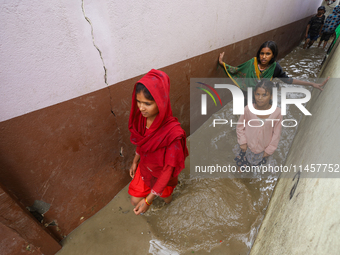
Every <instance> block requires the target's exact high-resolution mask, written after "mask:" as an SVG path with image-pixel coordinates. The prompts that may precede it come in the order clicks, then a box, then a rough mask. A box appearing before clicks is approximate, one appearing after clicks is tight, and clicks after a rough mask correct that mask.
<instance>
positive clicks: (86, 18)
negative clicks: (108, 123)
mask: <svg viewBox="0 0 340 255" xmlns="http://www.w3.org/2000/svg"><path fill="white" fill-rule="evenodd" d="M81 9H82V12H83V15H84V18H85V20H86V21H87V22H88V23H89V24H90V26H91V36H92V42H93V46H94V47H95V48H96V49H97V51H98V52H99V56H100V59H101V60H102V63H103V68H104V82H105V84H106V86H107V88H108V89H109V93H110V106H111V112H112V114H113V115H114V116H116V114H115V113H114V112H113V110H112V109H113V107H112V95H111V89H110V87H109V84H108V83H107V69H106V66H105V63H104V59H103V56H102V51H101V50H100V49H99V48H98V46H97V45H96V42H95V39H94V34H93V26H92V22H91V20H90V19H89V18H88V17H87V16H86V14H85V7H84V0H82V1H81Z"/></svg>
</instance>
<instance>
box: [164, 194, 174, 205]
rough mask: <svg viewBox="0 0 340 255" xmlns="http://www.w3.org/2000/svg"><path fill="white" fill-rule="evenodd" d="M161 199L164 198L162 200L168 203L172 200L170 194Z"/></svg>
mask: <svg viewBox="0 0 340 255" xmlns="http://www.w3.org/2000/svg"><path fill="white" fill-rule="evenodd" d="M162 199H163V200H164V202H165V203H166V204H169V203H170V202H171V201H172V195H170V196H168V197H162Z"/></svg>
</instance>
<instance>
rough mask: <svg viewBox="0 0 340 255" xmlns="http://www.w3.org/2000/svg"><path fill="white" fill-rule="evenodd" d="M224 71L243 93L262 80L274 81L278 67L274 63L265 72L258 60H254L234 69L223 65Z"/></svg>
mask: <svg viewBox="0 0 340 255" xmlns="http://www.w3.org/2000/svg"><path fill="white" fill-rule="evenodd" d="M223 66H224V70H225V72H226V73H227V75H228V76H229V77H230V79H232V81H233V82H234V83H235V85H237V86H238V87H239V88H240V89H242V90H243V91H247V88H248V87H253V88H254V87H255V86H256V84H257V83H258V82H259V81H260V80H261V79H264V78H265V79H269V80H272V79H273V74H274V70H275V67H276V62H274V63H272V64H271V65H270V66H268V68H267V69H266V70H264V71H262V72H261V71H260V69H259V67H258V64H257V58H256V57H255V58H252V59H250V60H248V61H247V62H245V63H243V64H241V65H239V66H237V67H233V66H230V65H227V64H226V63H223Z"/></svg>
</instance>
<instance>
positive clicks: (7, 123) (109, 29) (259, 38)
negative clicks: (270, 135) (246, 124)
mask: <svg viewBox="0 0 340 255" xmlns="http://www.w3.org/2000/svg"><path fill="white" fill-rule="evenodd" d="M222 2H223V3H222ZM224 2H225V1H222V0H219V1H215V2H214V3H215V4H216V5H211V6H207V5H206V4H205V2H203V1H202V2H200V3H201V4H198V5H197V6H196V7H195V8H196V9H190V8H193V7H192V6H191V5H190V4H189V2H185V1H184V2H183V1H173V2H165V1H164V2H162V1H161V2H157V3H154V4H153V5H150V3H149V1H140V2H138V3H137V4H136V3H134V4H132V3H129V2H124V3H123V2H118V1H104V0H98V1H90V0H84V1H83V2H82V1H73V2H72V1H71V2H69V1H66V0H62V1H54V2H53V3H51V2H48V3H47V2H40V1H37V0H33V1H30V3H29V4H27V5H26V4H23V3H22V2H19V1H11V2H9V1H7V2H4V3H3V4H2V9H1V15H0V19H1V21H3V22H2V23H3V29H2V30H1V32H0V33H1V34H0V38H1V39H0V40H1V45H2V47H1V48H0V56H1V59H5V60H6V61H2V62H1V63H0V64H1V70H2V72H1V73H0V78H1V81H2V84H1V93H0V109H1V115H0V117H1V118H0V130H1V132H0V180H1V183H2V184H3V185H4V186H6V188H7V189H9V190H10V192H12V193H13V194H14V195H15V196H16V197H17V198H18V200H19V201H20V203H22V204H23V205H25V206H31V205H32V204H33V203H34V201H36V200H41V201H44V202H46V203H48V204H50V209H49V210H48V211H47V212H46V213H45V214H44V219H43V223H42V226H45V227H46V228H47V229H48V231H50V232H51V233H52V234H53V235H54V236H55V237H56V238H58V239H59V240H60V239H62V238H63V237H64V236H65V235H67V234H68V233H70V232H71V231H72V230H73V229H74V228H76V227H77V226H79V225H80V224H81V223H82V222H84V221H85V220H86V219H88V218H89V217H91V216H92V215H93V214H95V213H96V212H97V211H98V210H100V209H101V208H102V207H104V206H105V205H106V204H107V203H108V202H109V201H110V200H111V199H112V198H113V197H114V196H115V195H116V194H117V193H118V192H119V191H120V190H121V189H122V188H123V187H124V186H125V185H126V184H127V183H128V182H129V181H130V177H129V174H128V169H129V167H130V164H131V161H132V158H133V155H134V146H132V145H131V143H130V140H129V137H130V134H129V132H128V128H127V123H128V118H129V112H130V105H131V94H132V89H133V85H134V84H135V83H136V82H137V81H138V80H139V79H140V78H141V76H142V74H143V73H145V72H147V71H149V70H150V69H151V68H158V69H162V70H163V71H165V72H166V73H167V74H168V75H169V77H170V81H171V94H170V100H171V103H172V109H173V113H174V115H175V116H176V117H178V119H179V121H180V122H181V124H182V126H183V128H184V130H185V131H186V132H187V134H189V112H188V110H187V109H189V100H188V98H189V87H188V85H189V82H190V78H191V77H222V76H223V75H224V74H223V70H222V69H218V68H217V63H216V61H217V56H218V54H219V52H220V51H225V52H226V58H228V59H229V60H230V64H237V63H240V62H242V61H245V60H247V58H249V57H252V56H253V55H254V54H255V52H256V50H257V49H256V48H257V47H258V45H260V44H261V43H262V42H263V41H265V40H268V38H273V39H274V40H276V41H277V42H278V44H279V47H280V51H281V52H282V53H284V52H285V51H288V50H289V49H290V48H292V47H293V46H295V45H296V44H297V43H298V41H299V40H300V35H301V31H302V30H304V29H305V25H306V22H307V20H306V19H300V20H298V15H297V14H298V12H297V11H296V10H294V12H293V14H292V13H291V12H289V11H290V10H291V8H293V7H297V5H299V6H304V5H306V3H307V2H308V4H309V5H310V6H312V5H313V4H315V5H318V3H316V2H317V1H316V2H315V3H313V4H310V3H309V1H307V0H303V1H300V2H299V3H296V4H295V5H294V6H293V7H291V6H289V8H288V11H287V13H288V14H289V15H288V18H286V19H287V20H291V21H292V23H290V24H288V25H285V26H281V27H275V29H272V30H269V31H267V32H265V33H259V34H257V35H254V36H250V35H251V34H250V33H254V30H252V31H249V30H244V29H243V30H242V29H241V30H242V36H241V35H240V34H239V33H236V32H235V31H234V30H230V31H229V30H226V29H227V28H226V26H225V24H226V22H227V21H228V19H230V18H232V16H230V15H231V14H230V13H229V12H225V11H223V8H222V7H223V6H221V5H223V4H224ZM281 2H282V1H280V4H281ZM118 3H119V4H118ZM237 4H238V6H236V7H237V8H239V9H240V8H241V7H242V1H241V2H238V3H237ZM272 7H273V6H272V5H271V4H270V5H269V6H268V7H267V8H269V9H270V8H272ZM312 7H313V6H312ZM312 7H308V8H307V9H306V8H304V9H303V11H301V14H300V16H301V18H303V17H305V15H307V14H308V15H309V12H311V10H310V9H311V8H312ZM237 8H236V9H237ZM246 8H249V7H248V6H246ZM312 9H313V8H312ZM84 10H85V11H86V14H84ZM209 10H211V12H209ZM186 12H187V13H186ZM206 12H207V13H206ZM313 12H314V11H313ZM211 13H212V14H213V16H214V18H212V17H211V16H209V15H212V14H211ZM185 14H187V15H185ZM205 14H207V15H208V16H206V15H205ZM216 14H218V15H216ZM221 15H222V16H223V15H224V16H223V17H221ZM233 15H235V16H233V17H234V18H235V17H236V15H237V13H236V12H235V14H233ZM291 15H293V16H291ZM203 16H204V19H203V18H202V17H203ZM209 17H210V19H209ZM216 17H218V18H216ZM207 20H210V22H211V23H209V22H208V23H207ZM296 20H297V21H296ZM88 21H90V23H91V24H89V22H88ZM293 21H295V22H293ZM235 24H238V23H237V22H236V23H235ZM185 25H186V26H185ZM243 25H244V24H243ZM247 26H248V25H247ZM211 27H213V28H214V29H215V30H214V29H211ZM238 28H239V29H240V27H238ZM216 29H217V30H216ZM228 29H229V28H228ZM233 29H234V28H233ZM257 29H258V28H257ZM263 29H270V28H269V27H265V28H263ZM222 31H224V32H223V33H222ZM233 31H234V32H233ZM261 31H262V30H261ZM91 32H92V33H91ZM208 32H209V33H208ZM210 32H213V34H211V33H210ZM202 35H204V36H202ZM235 36H236V37H235ZM237 36H238V37H237ZM211 40H213V41H211ZM237 40H238V41H237ZM94 41H95V43H94ZM287 42H289V43H288V44H287ZM254 45H255V46H254ZM98 49H99V50H98ZM104 62H105V64H104ZM105 71H107V75H106V79H105ZM112 113H114V115H113V114H112ZM52 222H55V223H57V224H50V223H52Z"/></svg>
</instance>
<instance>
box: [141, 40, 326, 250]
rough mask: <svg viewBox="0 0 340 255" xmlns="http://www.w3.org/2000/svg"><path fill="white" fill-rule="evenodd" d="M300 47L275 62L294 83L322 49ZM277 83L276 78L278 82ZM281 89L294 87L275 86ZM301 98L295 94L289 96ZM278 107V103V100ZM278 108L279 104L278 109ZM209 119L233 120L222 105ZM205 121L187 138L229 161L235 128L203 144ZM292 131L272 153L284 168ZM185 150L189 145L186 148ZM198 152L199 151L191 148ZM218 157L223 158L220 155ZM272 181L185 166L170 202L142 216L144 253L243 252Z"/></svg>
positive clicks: (316, 64)
mask: <svg viewBox="0 0 340 255" xmlns="http://www.w3.org/2000/svg"><path fill="white" fill-rule="evenodd" d="M301 46H302V45H300V46H299V47H297V48H295V49H294V50H293V51H292V52H291V53H290V54H288V55H287V56H286V57H285V58H283V59H281V61H279V63H280V65H281V66H282V68H283V69H284V70H285V71H286V72H287V73H288V74H289V75H290V76H292V77H293V78H295V79H308V80H309V81H312V80H313V79H315V78H316V77H317V73H318V71H319V69H320V65H321V63H322V60H323V57H324V55H325V50H322V49H319V48H317V47H316V46H317V43H315V44H314V46H313V47H311V48H310V49H308V50H303V49H302V47H301ZM278 81H279V80H278ZM280 84H281V86H295V85H286V84H282V83H280ZM290 96H291V97H300V96H302V94H301V95H299V94H297V95H296V94H294V95H290ZM279 104H280V102H279ZM279 106H280V105H279ZM301 117H302V114H301V112H300V110H298V109H297V108H296V107H288V109H287V116H286V117H284V118H285V119H288V118H294V119H296V120H298V121H299V120H300V119H301ZM212 118H224V119H233V120H235V121H237V117H236V116H233V115H232V104H231V103H229V104H227V105H226V106H225V107H224V108H222V109H221V110H220V111H218V112H217V113H216V114H214V116H213V117H212ZM211 122H212V121H211V120H208V121H207V122H206V123H205V124H204V125H202V127H200V128H199V129H198V130H197V131H196V132H195V133H194V134H192V135H191V136H190V138H189V139H188V140H189V143H190V140H191V141H192V140H193V139H198V138H197V137H199V139H201V140H202V143H203V144H205V145H206V146H211V150H212V153H219V152H221V151H222V152H223V153H224V152H225V151H227V152H228V153H227V154H225V155H224V156H225V158H226V160H227V161H228V162H229V163H230V164H234V163H233V158H234V153H233V151H232V150H233V148H234V146H235V144H236V143H237V138H236V132H235V127H233V128H229V129H226V128H225V127H218V128H217V129H216V133H214V137H213V139H211V138H209V140H207V141H204V135H203V134H205V133H206V131H207V128H208V126H209V125H210V124H211ZM295 133H296V128H283V129H282V135H281V140H280V143H279V146H278V149H277V151H276V152H275V153H274V155H273V159H274V160H275V161H276V164H279V165H280V164H284V161H285V158H286V156H287V153H288V151H289V148H290V145H291V143H292V140H293V138H294V135H295ZM188 146H189V145H188ZM190 149H191V150H200V148H199V147H198V148H196V147H194V148H192V146H191V148H190ZM219 156H222V155H219ZM276 181H277V176H275V175H271V176H269V177H268V178H260V177H259V176H257V175H254V176H253V178H251V179H236V178H214V179H213V178H209V179H198V178H193V177H191V178H190V174H189V167H188V168H186V170H185V171H183V172H182V173H181V175H180V184H179V185H178V187H177V188H176V189H175V192H174V200H173V202H172V203H171V204H170V205H164V204H163V203H162V202H161V201H160V200H158V199H157V200H156V201H155V203H154V205H153V206H152V207H151V208H150V210H149V212H147V213H146V215H145V217H146V218H147V221H148V223H149V224H150V226H151V229H152V231H151V232H152V236H153V239H152V240H151V241H150V249H149V252H150V253H151V254H154V255H158V254H171V255H173V254H207V252H211V253H209V254H248V252H249V250H250V248H251V246H252V243H253V242H254V239H255V237H256V233H257V231H258V229H259V227H260V224H261V222H262V220H263V217H264V214H265V210H266V208H267V205H268V203H269V200H270V196H271V194H272V192H273V189H274V187H275V184H276Z"/></svg>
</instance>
